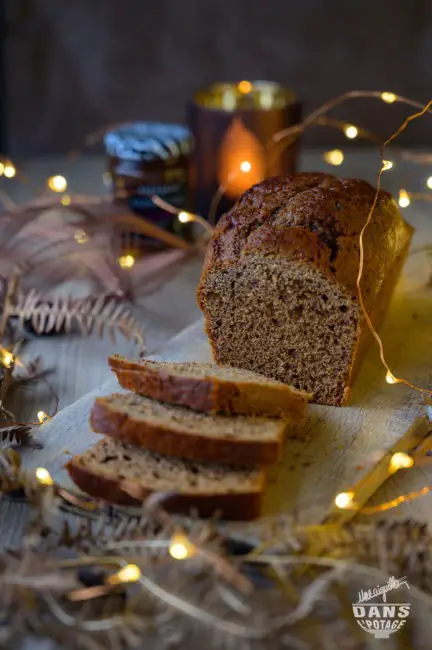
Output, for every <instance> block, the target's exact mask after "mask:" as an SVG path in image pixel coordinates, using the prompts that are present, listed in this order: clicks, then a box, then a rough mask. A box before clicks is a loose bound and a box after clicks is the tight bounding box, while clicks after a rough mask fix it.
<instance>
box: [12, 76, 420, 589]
mask: <svg viewBox="0 0 432 650" xmlns="http://www.w3.org/2000/svg"><path fill="white" fill-rule="evenodd" d="M239 90H240V92H242V93H245V94H246V93H248V92H250V91H251V90H252V84H251V82H248V81H241V82H239ZM361 97H373V98H378V99H380V100H381V101H382V102H383V103H384V104H388V105H391V104H394V103H395V102H401V103H404V104H408V105H410V106H414V107H416V108H419V109H420V110H419V111H418V112H417V113H415V114H413V115H411V116H409V117H408V118H407V120H405V122H404V124H403V125H402V126H401V127H400V128H399V129H398V130H397V131H396V132H395V133H394V134H393V135H392V136H391V137H390V138H388V139H387V140H386V142H385V143H383V144H380V140H379V138H378V137H377V136H376V135H374V134H371V133H370V132H368V131H366V130H365V129H363V128H361V127H360V126H358V125H355V124H352V123H348V122H343V121H340V120H328V119H326V118H325V117H324V115H325V114H326V113H327V112H329V111H330V110H331V109H332V108H334V107H335V106H337V105H338V104H341V103H343V102H344V101H346V100H348V99H352V98H361ZM431 105H432V102H429V103H428V104H427V105H426V106H423V105H421V104H419V103H418V102H415V101H413V100H410V99H407V98H404V97H401V96H399V95H396V94H395V93H393V92H389V91H383V92H376V91H350V92H348V93H345V94H344V95H342V96H340V97H337V98H335V99H332V100H330V101H329V102H327V103H326V104H324V105H323V106H321V107H320V108H319V109H317V110H316V111H314V112H313V113H312V114H311V115H309V117H307V118H306V119H305V120H304V121H303V122H302V123H301V124H300V125H296V126H294V127H290V128H288V129H285V130H284V131H281V132H280V133H278V134H276V136H274V137H273V142H280V141H282V140H283V139H284V138H287V139H289V142H288V144H289V143H290V142H292V138H294V139H295V138H297V137H298V136H299V135H300V133H302V132H303V131H304V130H305V129H306V128H307V127H309V126H312V125H322V126H331V127H333V128H336V129H338V130H340V131H342V132H343V133H344V135H345V137H346V138H347V139H348V140H355V139H356V138H364V139H367V140H369V141H371V142H374V143H375V144H380V151H381V168H380V170H379V174H378V189H377V194H376V199H377V197H378V192H379V186H380V179H381V174H382V173H383V172H388V171H391V170H392V169H393V168H394V165H395V162H394V160H390V159H384V158H383V155H382V152H383V151H384V148H385V146H386V145H388V144H390V143H391V142H392V141H393V140H394V139H395V138H396V137H397V136H398V135H399V134H400V133H401V132H402V131H403V130H404V129H405V127H406V126H407V125H408V124H409V123H410V122H411V121H412V120H413V119H416V118H417V117H420V116H421V115H423V114H425V113H426V112H431ZM104 132H105V130H103V131H102V130H101V131H100V132H99V134H100V135H103V134H104ZM399 153H402V154H403V153H404V150H403V149H399ZM323 160H324V161H325V162H326V163H327V164H329V165H331V166H335V167H338V166H341V165H342V164H343V163H344V160H345V154H344V152H343V151H342V150H341V149H333V150H330V151H326V152H324V153H323ZM251 170H252V164H251V162H250V161H248V160H246V159H245V160H243V161H242V162H241V163H240V165H239V169H238V173H239V174H248V173H250V172H251ZM0 176H4V177H5V178H6V179H13V178H14V177H15V176H17V169H16V167H15V165H14V164H13V163H12V162H11V161H10V160H7V161H1V162H0ZM46 186H47V188H48V189H49V190H50V191H51V192H54V193H58V194H61V195H62V196H61V198H60V201H59V204H60V205H63V206H69V205H73V201H74V198H73V195H69V194H67V193H66V190H67V188H68V181H67V179H66V177H64V176H62V175H54V176H50V177H49V178H48V179H47V181H46ZM425 186H426V188H427V190H432V176H429V177H426V178H425ZM223 192H224V188H223V187H222V186H221V187H220V188H219V189H218V192H217V195H218V198H219V197H220V198H222V196H223ZM152 198H153V201H154V203H155V204H156V205H159V207H161V208H162V209H166V210H168V211H170V212H171V213H173V214H177V217H178V219H179V221H180V222H181V223H187V222H196V223H198V224H199V225H200V226H201V227H202V228H203V229H204V230H205V231H206V232H208V233H211V232H212V231H213V228H212V226H211V224H210V223H209V221H208V220H206V219H204V218H203V217H202V216H201V215H198V214H194V213H193V212H189V211H185V210H181V209H177V208H176V207H174V206H172V205H170V204H167V203H166V202H165V201H163V200H162V199H161V198H160V197H158V196H154V197H152ZM412 200H426V201H429V200H432V191H431V192H430V193H428V192H426V193H414V192H411V191H409V190H407V189H405V188H400V189H399V192H398V204H399V206H400V207H401V208H403V209H404V208H407V207H408V206H409V205H410V204H411V201H412ZM375 203H376V200H375V201H374V204H373V206H372V208H371V211H370V213H369V215H368V219H367V221H366V223H365V226H364V228H363V230H362V232H361V234H360V249H361V251H363V233H364V230H365V228H366V227H367V225H368V224H369V223H370V220H371V218H372V214H373V210H374V207H375ZM75 240H76V241H77V242H78V243H86V242H87V240H88V236H87V234H86V233H85V232H84V231H80V232H79V233H75ZM118 262H119V264H120V266H121V267H122V268H124V269H132V267H133V266H134V263H135V258H134V256H133V255H132V254H131V253H127V254H125V255H123V256H121V257H120V258H119V259H118ZM362 271H363V267H362V264H360V269H359V276H358V280H357V288H358V290H359V296H360V297H361V286H360V280H361V277H362ZM364 311H365V310H364ZM365 316H366V317H367V319H368V318H369V316H368V314H367V313H365ZM368 324H369V327H370V329H371V331H372V333H373V335H374V336H375V338H376V340H377V342H378V344H379V346H380V352H381V361H382V362H383V365H384V367H385V369H386V376H385V379H386V381H387V383H388V384H397V383H405V384H406V385H407V386H409V387H410V388H412V389H414V390H418V391H420V392H423V393H427V394H432V391H430V390H426V389H422V388H420V387H417V386H415V385H413V384H411V383H410V382H409V381H407V380H405V379H403V378H400V377H396V376H395V375H394V374H393V372H392V371H391V369H390V368H389V366H388V364H387V363H386V361H385V358H384V353H383V347H382V341H381V339H380V337H379V335H378V333H377V332H376V331H375V329H374V328H373V325H372V323H371V322H370V321H369V323H368ZM0 355H1V357H2V362H3V364H4V365H6V366H9V365H11V364H13V363H17V362H18V360H17V359H16V357H14V355H12V353H11V352H10V351H8V350H5V349H4V348H1V349H0ZM37 417H38V420H39V422H40V423H42V422H44V421H45V420H46V419H49V416H48V415H47V414H46V413H45V412H44V411H39V412H38V414H37ZM416 464H417V461H416V460H414V458H413V455H410V454H407V453H404V452H397V453H395V454H393V455H392V456H391V458H390V460H389V465H388V475H389V476H390V475H392V474H394V473H395V472H397V471H399V470H407V469H410V468H412V467H413V466H415V465H416ZM36 478H37V480H38V481H39V482H40V483H41V484H43V485H53V481H52V478H51V476H50V474H49V472H48V470H46V469H45V468H38V469H37V470H36ZM430 491H432V486H424V487H423V488H422V489H421V490H418V491H417V492H410V493H408V494H405V495H400V496H398V497H396V498H394V499H392V500H390V501H387V502H384V503H381V504H378V505H376V506H371V507H364V508H360V507H359V506H358V505H357V504H356V495H355V492H354V491H353V490H349V491H346V492H341V493H339V494H337V495H336V497H335V499H334V504H335V506H336V507H337V508H338V509H340V510H356V512H358V513H362V514H374V513H378V512H382V511H385V510H388V509H391V508H394V507H397V506H399V505H400V504H401V503H404V502H407V501H411V500H413V499H416V498H418V497H421V496H424V495H426V494H428V493H429V492H430ZM169 552H170V554H171V555H172V557H173V558H175V559H179V560H181V559H186V558H187V557H190V556H191V554H192V553H193V552H194V551H193V545H191V543H190V542H189V540H188V539H187V537H186V536H185V535H180V536H177V537H176V538H173V539H172V540H171V542H170V546H169ZM140 575H141V574H140V570H139V568H138V567H137V566H136V565H127V566H125V567H123V568H122V569H121V570H120V571H119V572H118V574H117V578H116V579H119V580H120V581H124V582H128V581H134V580H139V577H140Z"/></svg>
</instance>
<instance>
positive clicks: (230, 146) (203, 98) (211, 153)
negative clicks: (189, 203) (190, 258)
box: [188, 81, 301, 217]
mask: <svg viewBox="0 0 432 650" xmlns="http://www.w3.org/2000/svg"><path fill="white" fill-rule="evenodd" d="M300 120H301V104H300V103H299V102H298V101H297V100H296V98H295V96H294V94H293V93H292V92H291V91H290V90H289V89H287V88H285V87H283V86H282V85H280V84H278V83H276V82H271V81H240V82H237V83H216V84H213V85H212V86H210V87H209V88H206V89H203V90H199V91H198V92H197V93H196V94H195V96H194V98H193V100H192V102H191V103H190V104H189V106H188V121H189V126H190V129H191V131H192V134H193V136H194V140H195V144H194V151H193V154H192V159H191V190H192V197H193V199H194V200H195V206H194V207H195V211H197V212H199V213H200V214H202V215H203V216H204V217H207V216H208V215H209V212H210V211H211V206H212V202H213V199H214V197H215V195H216V193H218V194H219V195H220V197H221V200H220V203H219V205H218V209H217V214H221V213H222V212H224V211H225V210H227V209H229V208H230V207H231V206H232V204H233V203H234V202H235V200H236V199H237V198H238V197H239V196H240V195H241V194H242V193H243V192H244V191H245V190H247V189H248V188H249V187H250V186H251V185H254V184H255V183H258V182H260V181H262V180H263V179H264V178H268V177H270V176H278V175H287V174H292V173H294V172H295V171H296V167H297V150H298V145H297V141H295V142H292V143H290V144H289V145H288V146H287V147H286V148H282V146H280V145H279V146H276V145H272V137H273V136H274V135H275V134H276V133H278V132H279V131H282V130H283V129H285V128H287V127H289V126H293V125H295V124H298V123H299V122H300Z"/></svg>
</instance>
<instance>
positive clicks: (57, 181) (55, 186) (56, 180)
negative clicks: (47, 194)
mask: <svg viewBox="0 0 432 650" xmlns="http://www.w3.org/2000/svg"><path fill="white" fill-rule="evenodd" d="M48 187H49V188H50V190H52V191H53V192H64V191H65V190H66V188H67V180H66V179H65V177H64V176H50V178H49V179H48Z"/></svg>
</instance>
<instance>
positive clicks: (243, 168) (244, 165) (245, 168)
mask: <svg viewBox="0 0 432 650" xmlns="http://www.w3.org/2000/svg"><path fill="white" fill-rule="evenodd" d="M251 169H252V165H251V164H250V162H249V161H248V160H243V162H242V163H241V164H240V171H242V172H244V173H245V174H247V173H248V172H250V170H251Z"/></svg>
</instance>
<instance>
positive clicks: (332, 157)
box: [323, 149, 344, 167]
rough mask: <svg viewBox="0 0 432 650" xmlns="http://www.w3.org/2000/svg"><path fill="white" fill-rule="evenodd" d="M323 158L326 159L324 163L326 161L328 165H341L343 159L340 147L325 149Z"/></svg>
mask: <svg viewBox="0 0 432 650" xmlns="http://www.w3.org/2000/svg"><path fill="white" fill-rule="evenodd" d="M323 158H324V160H325V161H326V163H328V164H329V165H335V166H336V167H337V166H338V165H342V163H343V161H344V155H343V151H341V150H340V149H333V150H332V151H326V152H325V154H324V156H323Z"/></svg>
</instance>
